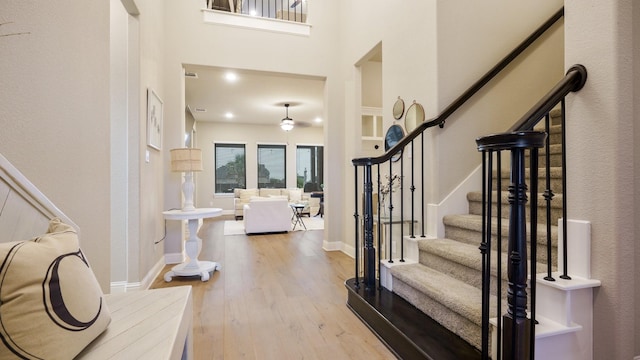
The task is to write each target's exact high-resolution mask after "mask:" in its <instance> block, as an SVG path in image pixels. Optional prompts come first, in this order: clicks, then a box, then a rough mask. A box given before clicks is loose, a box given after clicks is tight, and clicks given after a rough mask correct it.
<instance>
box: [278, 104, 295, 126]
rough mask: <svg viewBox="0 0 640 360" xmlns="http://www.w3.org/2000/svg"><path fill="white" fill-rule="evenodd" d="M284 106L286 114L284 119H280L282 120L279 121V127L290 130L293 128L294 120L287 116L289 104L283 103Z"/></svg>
mask: <svg viewBox="0 0 640 360" xmlns="http://www.w3.org/2000/svg"><path fill="white" fill-rule="evenodd" d="M284 108H285V110H286V112H287V115H286V116H285V118H284V119H282V121H280V128H282V130H284V131H291V130H292V129H293V125H294V122H293V120H292V119H291V118H290V117H289V104H284Z"/></svg>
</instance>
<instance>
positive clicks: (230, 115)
mask: <svg viewBox="0 0 640 360" xmlns="http://www.w3.org/2000/svg"><path fill="white" fill-rule="evenodd" d="M224 117H226V118H227V119H233V114H232V113H231V112H226V113H225V114H224Z"/></svg>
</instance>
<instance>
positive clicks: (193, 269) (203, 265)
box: [162, 208, 222, 282]
mask: <svg viewBox="0 0 640 360" xmlns="http://www.w3.org/2000/svg"><path fill="white" fill-rule="evenodd" d="M162 214H163V215H164V218H165V219H167V220H187V221H188V222H189V238H188V239H187V240H186V241H185V243H184V250H185V253H186V254H187V257H188V259H187V260H186V261H185V262H183V263H181V264H178V265H176V266H174V267H173V268H172V269H171V270H170V271H167V273H166V274H164V281H166V282H169V281H171V280H172V278H173V277H174V276H196V275H200V279H201V280H202V281H207V280H209V272H213V271H215V270H216V269H220V264H218V263H217V262H213V261H201V260H198V255H200V249H201V248H202V246H201V245H202V239H200V238H199V237H198V235H197V234H198V220H200V219H205V218H212V217H216V216H220V215H221V214H222V209H220V208H198V209H195V210H193V211H182V210H169V211H164V212H163V213H162Z"/></svg>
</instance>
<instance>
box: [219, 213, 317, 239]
mask: <svg viewBox="0 0 640 360" xmlns="http://www.w3.org/2000/svg"><path fill="white" fill-rule="evenodd" d="M302 221H303V222H304V224H305V225H306V226H307V230H324V219H323V218H321V217H319V216H312V217H306V216H303V217H302ZM295 231H304V228H303V227H302V226H300V225H299V224H298V226H296V230H295ZM224 234H225V235H244V223H243V222H242V220H239V221H233V220H227V221H225V222H224Z"/></svg>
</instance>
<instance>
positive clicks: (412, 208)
mask: <svg viewBox="0 0 640 360" xmlns="http://www.w3.org/2000/svg"><path fill="white" fill-rule="evenodd" d="M413 143H414V141H413V140H411V154H412V155H413V154H414V152H413ZM414 165H415V156H411V187H410V188H409V189H410V190H411V238H412V239H415V237H416V236H415V233H414V232H415V229H414V226H413V224H414V222H415V219H416V217H415V196H416V195H415V192H416V186H415V178H414V175H415V169H414Z"/></svg>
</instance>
